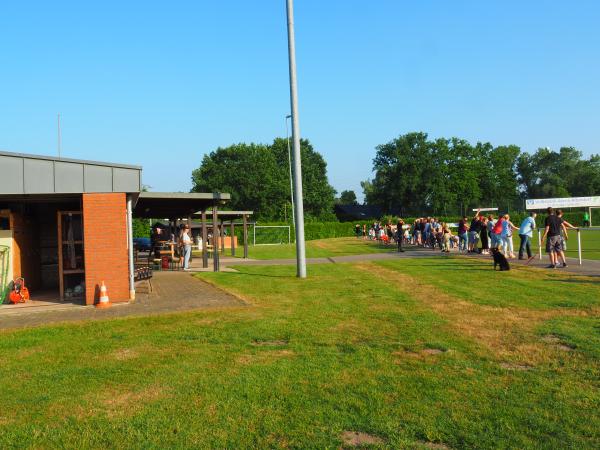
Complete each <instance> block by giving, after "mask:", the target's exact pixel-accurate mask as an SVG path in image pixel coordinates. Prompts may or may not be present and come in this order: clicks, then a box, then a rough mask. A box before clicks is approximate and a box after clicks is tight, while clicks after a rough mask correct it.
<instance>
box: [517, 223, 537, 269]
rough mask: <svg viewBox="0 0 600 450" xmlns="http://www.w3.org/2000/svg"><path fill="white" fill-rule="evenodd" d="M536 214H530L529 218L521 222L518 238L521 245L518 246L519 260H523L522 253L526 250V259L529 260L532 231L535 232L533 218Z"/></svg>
mask: <svg viewBox="0 0 600 450" xmlns="http://www.w3.org/2000/svg"><path fill="white" fill-rule="evenodd" d="M536 216H537V214H536V213H534V212H532V213H531V214H530V215H529V217H527V218H525V220H523V222H521V227H520V228H519V237H520V238H521V245H520V246H519V259H525V258H524V257H523V253H524V252H525V250H527V257H528V258H531V257H532V255H531V238H532V237H533V230H535V217H536Z"/></svg>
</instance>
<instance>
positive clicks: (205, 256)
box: [202, 209, 208, 269]
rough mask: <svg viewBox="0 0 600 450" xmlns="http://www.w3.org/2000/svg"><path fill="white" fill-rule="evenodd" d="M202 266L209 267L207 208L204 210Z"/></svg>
mask: <svg viewBox="0 0 600 450" xmlns="http://www.w3.org/2000/svg"><path fill="white" fill-rule="evenodd" d="M202 267H203V268H205V269H208V230H207V229H206V210H205V209H203V210H202Z"/></svg>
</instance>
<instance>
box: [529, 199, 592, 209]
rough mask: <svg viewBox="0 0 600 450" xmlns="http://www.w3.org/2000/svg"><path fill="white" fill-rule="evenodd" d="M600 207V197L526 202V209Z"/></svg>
mask: <svg viewBox="0 0 600 450" xmlns="http://www.w3.org/2000/svg"><path fill="white" fill-rule="evenodd" d="M589 206H592V207H595V206H600V196H597V197H565V198H532V199H529V200H525V208H526V209H546V208H549V207H552V208H584V207H585V208H587V207H589Z"/></svg>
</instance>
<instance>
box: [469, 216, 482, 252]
mask: <svg viewBox="0 0 600 450" xmlns="http://www.w3.org/2000/svg"><path fill="white" fill-rule="evenodd" d="M479 212H480V210H477V212H476V213H475V215H474V216H473V220H471V225H470V226H469V253H477V252H478V249H477V246H478V244H479V237H480V236H479V233H480V232H481V218H480V217H479Z"/></svg>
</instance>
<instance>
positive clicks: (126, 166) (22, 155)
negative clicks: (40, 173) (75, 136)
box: [0, 150, 142, 170]
mask: <svg viewBox="0 0 600 450" xmlns="http://www.w3.org/2000/svg"><path fill="white" fill-rule="evenodd" d="M0 156H17V157H20V158H28V159H43V160H46V161H63V162H70V163H77V164H88V165H93V166H106V167H120V168H122V169H137V170H142V166H136V165H132V164H121V163H111V162H101V161H91V160H87V159H73V158H59V157H57V156H46V155H31V154H29V153H13V152H7V151H4V150H0Z"/></svg>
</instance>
